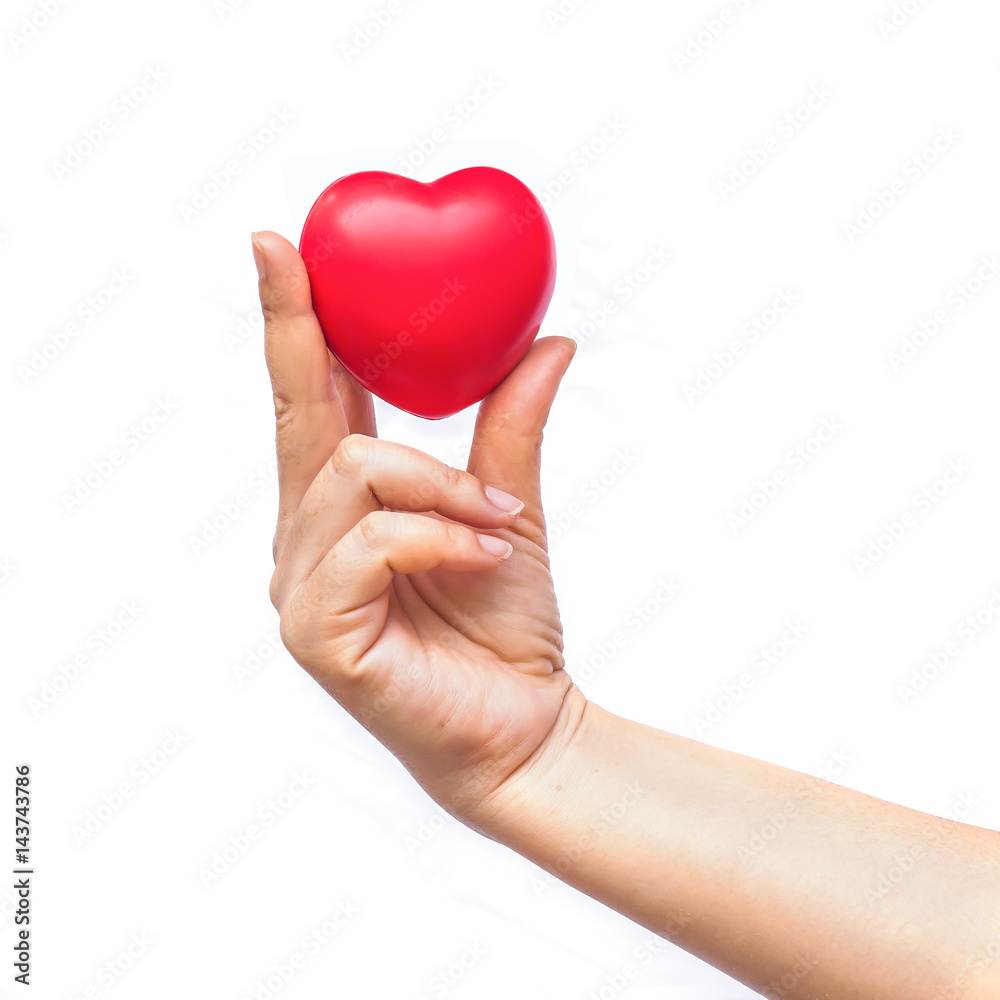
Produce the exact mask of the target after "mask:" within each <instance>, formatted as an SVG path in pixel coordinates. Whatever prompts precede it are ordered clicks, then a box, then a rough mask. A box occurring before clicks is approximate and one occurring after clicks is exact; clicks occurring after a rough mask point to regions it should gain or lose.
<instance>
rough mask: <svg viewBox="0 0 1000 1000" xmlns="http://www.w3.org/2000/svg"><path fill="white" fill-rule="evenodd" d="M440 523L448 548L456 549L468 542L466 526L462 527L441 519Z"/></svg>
mask: <svg viewBox="0 0 1000 1000" xmlns="http://www.w3.org/2000/svg"><path fill="white" fill-rule="evenodd" d="M441 524H442V526H443V527H444V540H445V542H447V544H448V547H449V548H452V549H457V548H459V547H461V546H464V545H466V544H467V543H468V541H469V532H468V529H467V528H463V527H462V526H461V525H460V524H451V523H449V522H447V521H442V522H441Z"/></svg>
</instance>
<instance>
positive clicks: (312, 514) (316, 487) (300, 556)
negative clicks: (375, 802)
mask: <svg viewBox="0 0 1000 1000" xmlns="http://www.w3.org/2000/svg"><path fill="white" fill-rule="evenodd" d="M253 242H254V257H255V260H256V261H257V266H258V270H259V271H260V273H261V278H260V298H261V306H262V308H263V312H264V320H265V353H266V357H267V365H268V370H269V371H270V374H271V382H272V387H273V390H274V405H275V416H276V418H277V455H278V472H279V509H278V526H277V531H276V534H275V539H274V558H275V571H274V576H273V578H272V582H271V599H272V601H273V603H274V605H275V607H276V608H277V609H278V611H279V613H280V615H281V636H282V640H283V641H284V643H285V646H286V647H287V649H288V650H289V652H290V653H291V654H292V656H294V657H295V659H296V660H297V661H298V662H299V663H300V664H302V666H303V667H305V668H306V670H308V671H309V673H310V674H312V676H313V677H315V678H316V680H317V681H319V683H320V684H322V685H323V687H324V688H326V690H327V691H328V692H329V693H330V694H331V695H333V697H334V698H336V699H337V701H338V702H340V704H341V705H343V706H344V707H345V708H346V709H347V710H348V711H349V712H351V714H352V715H354V716H355V718H357V719H358V720H359V721H360V722H361V723H362V724H363V725H364V726H365V727H366V728H367V729H369V730H370V731H371V732H372V733H373V734H374V735H375V736H376V737H377V738H378V739H379V740H380V741H381V742H382V743H384V744H385V745H386V746H387V747H388V748H389V749H390V750H391V751H392V752H393V753H394V754H395V755H396V756H397V757H398V758H399V759H400V760H401V761H402V762H403V764H404V765H405V766H406V767H407V768H408V769H409V770H410V772H411V773H412V774H413V776H414V777H415V778H416V779H417V781H418V782H419V783H420V784H421V785H422V786H423V787H424V788H425V789H426V790H427V792H428V793H429V794H430V795H431V796H432V797H433V798H434V799H435V800H436V801H437V802H438V803H440V804H441V805H442V806H443V807H444V808H445V809H447V810H448V811H449V812H451V813H452V814H454V815H455V816H457V817H458V818H459V819H461V820H463V821H464V822H466V823H468V824H469V825H472V826H477V827H478V826H480V823H479V820H480V819H481V818H482V817H483V816H484V815H485V814H486V812H488V808H489V803H490V800H491V799H492V798H493V796H494V795H495V793H496V792H497V791H498V790H499V789H500V788H501V787H502V786H503V784H504V782H506V781H507V779H508V778H509V777H510V776H511V775H512V774H513V773H514V772H515V771H517V770H518V769H519V768H521V767H522V765H524V764H525V762H527V761H529V759H531V758H532V757H533V755H538V754H539V751H540V750H541V749H542V748H543V747H544V746H546V744H547V743H548V744H551V743H552V742H553V740H558V739H559V738H561V737H562V736H563V735H565V734H566V732H567V731H568V730H569V729H570V728H571V727H572V725H573V722H574V720H575V719H578V718H579V714H580V711H581V706H582V704H583V702H584V699H583V696H582V695H581V694H580V692H579V690H578V689H577V688H575V687H574V686H573V683H572V681H571V679H570V678H569V676H568V675H567V674H566V673H565V672H564V670H563V657H562V629H561V625H560V621H559V611H558V608H557V606H556V598H555V594H554V592H553V587H552V577H551V575H550V573H549V561H548V556H547V553H546V540H545V521H544V518H543V515H542V508H541V496H540V490H539V457H540V448H541V441H542V428H543V426H544V424H545V421H546V418H547V416H548V412H549V408H550V406H551V403H552V400H553V398H554V396H555V393H556V390H557V388H558V385H559V381H560V379H561V377H562V375H563V373H564V371H565V369H566V366H567V365H568V364H569V361H570V359H571V358H572V356H573V352H574V349H575V345H574V343H573V341H572V340H568V339H566V338H562V337H546V338H543V339H542V340H539V341H536V343H535V344H534V345H533V346H532V348H531V350H530V351H529V352H528V354H527V355H526V356H525V358H524V359H523V360H522V361H521V363H520V364H519V365H518V366H517V368H516V369H515V370H514V371H513V372H512V373H511V374H510V375H509V376H508V377H507V378H506V379H505V380H504V382H503V383H502V384H501V385H500V386H498V387H497V388H496V389H495V390H494V391H493V392H492V393H490V395H489V396H488V397H487V398H486V399H485V400H484V401H483V403H482V404H481V406H480V410H479V416H478V419H477V422H476V429H475V435H474V439H473V444H472V451H471V455H470V458H469V463H468V471H464V472H463V471H460V470H458V469H454V468H451V467H449V466H447V465H445V464H444V463H442V462H439V461H438V460H437V459H435V458H432V457H431V456H429V455H426V454H424V453H422V452H419V451H417V450H415V449H413V448H408V447H405V446H404V445H399V444H393V443H390V442H384V441H379V440H378V439H377V438H376V437H375V421H374V411H373V408H372V402H371V397H370V394H369V393H368V392H367V391H366V390H364V389H362V387H361V386H360V385H358V383H357V382H356V381H355V380H354V379H353V378H352V377H351V376H350V375H348V373H347V372H346V371H344V369H343V368H342V367H341V366H340V364H339V363H338V362H337V360H336V359H335V358H334V357H333V355H332V354H331V353H330V352H329V350H328V349H327V347H326V343H325V341H324V338H323V334H322V331H321V329H320V326H319V322H318V321H317V319H316V316H315V314H314V313H313V310H312V303H311V296H310V289H309V281H308V276H307V272H306V268H305V265H304V263H303V261H302V259H301V257H300V256H299V254H298V253H297V252H296V250H295V248H294V247H293V246H292V245H291V244H290V243H289V242H288V241H287V240H285V239H283V238H282V237H280V236H278V235H277V234H276V233H268V232H264V233H257V234H256V235H255V237H254V241H253ZM521 504H523V507H522V506H520V505H521Z"/></svg>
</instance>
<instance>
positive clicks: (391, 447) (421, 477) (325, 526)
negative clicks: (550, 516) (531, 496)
mask: <svg viewBox="0 0 1000 1000" xmlns="http://www.w3.org/2000/svg"><path fill="white" fill-rule="evenodd" d="M523 506H524V505H523V504H522V503H521V501H520V500H519V499H518V498H516V497H513V496H511V495H509V494H507V493H505V492H503V491H502V490H497V489H495V488H494V487H492V486H490V485H487V484H484V483H482V482H481V481H480V480H479V479H477V478H476V477H475V476H472V475H470V474H469V473H468V472H465V471H463V470H460V469H455V468H453V467H451V466H450V465H447V464H445V463H444V462H441V461H439V460H438V459H436V458H434V457H433V456H431V455H428V454H426V453H425V452H422V451H418V450H417V449H416V448H410V447H408V446H406V445H402V444H396V443H395V442H392V441H379V440H378V439H377V438H370V437H366V436H364V435H361V434H352V435H350V436H348V437H346V438H344V439H343V440H342V441H341V442H340V444H339V445H338V447H337V450H336V451H335V452H334V455H333V457H332V458H331V459H330V461H329V462H327V463H326V465H325V466H324V467H323V469H322V470H321V471H320V473H319V474H318V475H317V477H316V479H315V480H314V482H313V483H312V485H311V486H310V487H309V489H308V491H307V492H306V495H305V496H304V497H303V499H302V502H301V504H300V505H299V510H298V513H297V515H296V517H295V520H294V522H293V523H292V525H291V527H290V529H289V532H288V535H287V537H286V540H285V547H284V552H283V554H282V557H281V560H280V563H279V565H278V567H277V569H276V572H275V578H276V580H275V589H276V591H277V593H278V594H279V595H280V594H281V593H282V592H283V591H285V590H287V589H290V588H292V587H294V586H295V585H296V584H297V583H298V582H299V581H300V580H302V579H304V578H305V577H306V576H308V575H309V574H310V573H312V572H313V570H314V569H315V568H316V566H317V565H318V564H319V562H320V560H321V559H322V558H323V557H324V556H325V554H326V552H327V551H328V550H329V549H330V548H331V547H332V546H333V545H334V544H335V543H336V542H337V540H338V539H340V538H341V537H342V536H343V535H345V534H347V533H348V532H349V531H350V530H351V529H352V528H353V527H354V525H356V524H357V523H358V522H359V521H360V520H361V519H362V518H364V517H365V515H367V514H369V513H371V512H372V511H378V510H382V509H383V508H386V507H388V508H392V509H393V510H398V511H412V512H427V511H434V512H436V513H438V514H441V515H443V516H444V517H446V518H450V519H452V520H455V521H460V522H462V523H463V524H468V525H472V526H473V527H477V528H502V527H506V526H507V525H509V524H510V523H511V522H512V521H513V520H514V519H515V518H516V517H517V515H518V513H519V512H520V510H521V508H522V507H523Z"/></svg>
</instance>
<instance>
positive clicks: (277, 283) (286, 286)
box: [260, 266, 309, 323]
mask: <svg viewBox="0 0 1000 1000" xmlns="http://www.w3.org/2000/svg"><path fill="white" fill-rule="evenodd" d="M308 289H309V275H308V273H307V272H306V269H305V268H304V267H299V266H296V267H292V268H289V269H288V270H286V271H283V272H282V273H281V275H279V276H278V278H277V280H273V281H268V282H267V283H266V284H264V285H262V286H261V290H260V310H261V313H263V316H264V322H265V323H273V322H274V321H275V320H277V319H281V318H282V317H284V316H286V315H287V314H288V313H289V312H290V307H291V306H292V305H294V303H296V302H298V301H299V300H300V299H301V298H302V297H303V295H304V294H305V293H306V291H307V290H308Z"/></svg>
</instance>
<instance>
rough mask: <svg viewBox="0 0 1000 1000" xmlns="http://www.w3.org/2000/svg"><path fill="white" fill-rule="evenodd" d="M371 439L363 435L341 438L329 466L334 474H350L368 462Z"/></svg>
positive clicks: (350, 435)
mask: <svg viewBox="0 0 1000 1000" xmlns="http://www.w3.org/2000/svg"><path fill="white" fill-rule="evenodd" d="M371 446H372V439H371V438H370V437H368V436H367V435H365V434H348V435H347V437H345V438H341V440H340V443H339V444H338V445H337V447H336V449H335V450H334V453H333V455H332V457H331V458H330V466H331V469H332V471H333V472H334V473H337V474H340V475H344V474H348V475H349V474H350V473H352V472H354V471H356V470H357V469H358V468H360V467H361V466H362V465H364V463H365V462H366V461H367V460H368V455H369V452H370V450H371Z"/></svg>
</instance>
